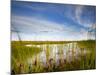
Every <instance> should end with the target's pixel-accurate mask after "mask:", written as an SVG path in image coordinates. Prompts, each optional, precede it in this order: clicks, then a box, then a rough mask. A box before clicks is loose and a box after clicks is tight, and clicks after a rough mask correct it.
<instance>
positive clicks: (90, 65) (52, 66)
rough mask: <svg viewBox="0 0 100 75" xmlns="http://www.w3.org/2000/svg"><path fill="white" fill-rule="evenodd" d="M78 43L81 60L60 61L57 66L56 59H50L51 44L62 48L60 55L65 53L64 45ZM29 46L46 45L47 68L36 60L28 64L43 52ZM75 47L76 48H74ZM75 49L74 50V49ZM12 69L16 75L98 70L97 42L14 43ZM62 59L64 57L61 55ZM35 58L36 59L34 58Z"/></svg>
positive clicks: (12, 44) (12, 47) (40, 49)
mask: <svg viewBox="0 0 100 75" xmlns="http://www.w3.org/2000/svg"><path fill="white" fill-rule="evenodd" d="M73 42H77V44H78V47H79V48H80V49H81V55H80V56H79V57H80V59H79V60H76V59H74V51H72V53H73V61H71V62H68V61H66V60H63V59H60V60H59V62H60V64H59V65H58V66H56V63H55V59H54V58H53V59H49V56H50V50H51V49H52V48H50V46H49V45H51V44H58V45H60V46H58V47H59V50H60V53H63V50H62V49H63V46H64V45H63V44H67V43H73ZM27 44H33V45H43V44H46V45H47V46H46V66H43V64H41V63H40V62H39V60H38V57H37V58H36V62H33V64H30V65H29V64H28V63H27V62H26V60H27V59H28V58H30V57H32V56H35V55H37V54H38V53H40V52H41V51H42V46H41V47H40V48H38V47H35V46H34V47H26V46H25V45H27ZM73 47H74V46H73ZM73 49H74V48H73ZM85 49H86V50H87V51H89V52H90V53H89V54H86V55H85V56H84V55H83V54H84V53H83V52H84V50H85ZM11 52H12V55H11V61H12V64H11V69H12V72H13V71H14V73H15V74H19V73H41V72H56V71H72V70H85V69H95V68H96V41H95V40H87V41H84V40H83V41H22V42H19V41H12V43H11ZM60 57H61V58H62V57H63V56H62V55H60ZM33 58H34V57H33Z"/></svg>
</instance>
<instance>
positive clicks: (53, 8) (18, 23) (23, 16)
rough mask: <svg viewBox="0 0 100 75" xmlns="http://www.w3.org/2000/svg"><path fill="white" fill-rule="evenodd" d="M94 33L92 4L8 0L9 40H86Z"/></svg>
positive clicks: (94, 20) (94, 16)
mask: <svg viewBox="0 0 100 75" xmlns="http://www.w3.org/2000/svg"><path fill="white" fill-rule="evenodd" d="M95 35H96V6H89V5H73V4H58V3H43V2H25V1H12V2H11V38H12V40H19V38H18V36H20V38H21V40H28V41H68V40H87V39H95V37H96V36H95Z"/></svg>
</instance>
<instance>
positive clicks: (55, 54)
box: [25, 42, 90, 66]
mask: <svg viewBox="0 0 100 75" xmlns="http://www.w3.org/2000/svg"><path fill="white" fill-rule="evenodd" d="M25 46H27V47H38V48H40V49H41V50H42V51H41V52H40V53H38V54H37V55H33V56H32V57H31V58H29V59H28V60H27V62H28V64H32V63H33V62H34V61H35V60H38V62H39V63H41V64H42V65H44V66H46V62H47V61H48V60H53V62H54V63H55V65H56V66H57V65H59V60H66V61H67V62H69V63H70V62H72V61H74V60H79V59H80V58H81V56H85V55H86V54H87V53H90V52H89V51H88V50H86V48H83V49H81V48H80V47H79V46H78V44H77V43H76V42H74V43H67V44H42V45H32V44H27V45H25Z"/></svg>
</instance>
